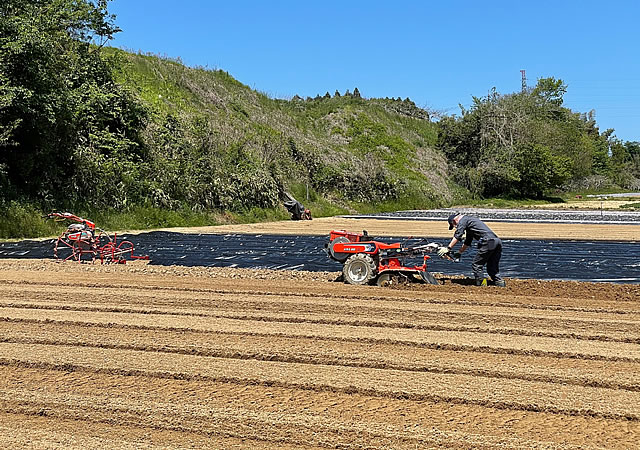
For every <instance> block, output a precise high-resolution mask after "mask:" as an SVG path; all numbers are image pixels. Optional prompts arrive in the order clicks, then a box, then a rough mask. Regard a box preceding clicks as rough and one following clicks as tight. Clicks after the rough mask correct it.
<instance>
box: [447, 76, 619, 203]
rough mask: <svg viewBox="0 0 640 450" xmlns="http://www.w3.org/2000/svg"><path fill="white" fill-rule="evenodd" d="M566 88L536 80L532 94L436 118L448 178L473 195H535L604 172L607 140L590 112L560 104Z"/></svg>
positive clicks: (492, 98) (476, 101)
mask: <svg viewBox="0 0 640 450" xmlns="http://www.w3.org/2000/svg"><path fill="white" fill-rule="evenodd" d="M566 90H567V86H566V85H565V84H564V82H563V81H562V80H556V79H555V78H542V79H540V80H538V83H537V85H536V86H535V87H534V88H533V89H528V90H525V91H523V92H518V93H514V94H507V95H501V94H499V93H498V92H497V91H496V90H495V88H494V89H492V90H491V91H489V93H488V94H487V96H486V97H473V104H472V106H471V108H470V109H468V110H466V109H465V108H462V107H461V112H462V116H461V117H448V118H447V117H445V118H443V119H442V120H440V122H439V124H438V127H439V136H438V146H439V147H440V149H441V150H442V151H443V152H444V153H445V155H446V156H447V157H448V158H449V159H450V161H451V162H452V163H453V169H454V173H453V175H454V179H456V180H458V181H459V182H460V183H462V184H463V185H464V186H466V187H467V188H469V189H471V190H472V191H473V192H474V193H476V194H479V195H499V194H508V195H517V196H535V197H539V196H541V195H542V194H543V192H544V191H545V190H548V189H550V188H552V187H555V186H559V185H561V184H562V183H564V182H565V181H566V180H568V179H569V178H570V177H575V178H579V177H586V176H588V175H591V174H606V173H609V172H610V157H609V153H608V152H609V142H608V139H609V136H610V135H611V133H612V132H613V130H607V131H605V132H603V133H600V132H599V131H598V129H597V127H596V126H595V120H594V118H593V114H592V113H589V114H588V115H581V114H575V113H573V112H572V111H570V110H569V109H567V108H564V107H563V106H562V103H563V96H564V94H565V93H566Z"/></svg>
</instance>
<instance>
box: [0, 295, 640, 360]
mask: <svg viewBox="0 0 640 450" xmlns="http://www.w3.org/2000/svg"><path fill="white" fill-rule="evenodd" d="M1 313H2V318H4V319H5V320H9V321H10V320H32V321H44V322H46V321H52V322H61V323H77V322H79V321H78V320H77V319H80V318H81V319H82V320H81V321H80V322H81V323H85V324H87V325H94V324H102V325H105V326H115V325H119V326H133V327H141V326H142V327H146V328H153V329H165V330H174V331H182V330H184V331H202V332H225V333H236V334H237V333H245V334H261V335H275V336H297V337H305V338H314V337H318V338H327V339H334V340H345V339H346V340H353V341H368V342H384V343H398V344H404V345H415V346H428V347H430V348H443V349H451V350H478V351H489V352H494V353H495V352H503V353H510V352H514V353H524V354H536V355H554V356H560V357H576V358H592V359H609V360H614V361H638V360H640V347H639V346H638V345H636V344H629V343H620V342H607V341H580V340H575V339H564V338H549V337H537V336H517V335H503V334H489V333H474V332H465V331H438V330H434V331H432V330H416V329H402V328H396V329H389V328H380V327H368V326H351V325H325V324H309V323H274V322H265V321H251V320H236V319H211V318H199V317H190V318H185V317H180V316H178V317H173V316H170V315H154V314H118V313H97V312H96V313H91V314H90V315H87V314H85V315H82V317H78V313H73V312H70V311H47V315H46V317H43V314H42V312H41V311H38V310H35V311H34V310H23V309H10V308H4V309H3V310H2V311H1ZM254 330H259V331H254Z"/></svg>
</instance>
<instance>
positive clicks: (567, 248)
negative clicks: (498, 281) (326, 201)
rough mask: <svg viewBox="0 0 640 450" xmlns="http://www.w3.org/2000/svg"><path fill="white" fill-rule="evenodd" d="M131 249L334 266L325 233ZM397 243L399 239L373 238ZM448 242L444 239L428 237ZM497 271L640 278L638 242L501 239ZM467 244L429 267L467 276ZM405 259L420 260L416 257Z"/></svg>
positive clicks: (174, 260) (157, 235)
mask: <svg viewBox="0 0 640 450" xmlns="http://www.w3.org/2000/svg"><path fill="white" fill-rule="evenodd" d="M118 237H119V240H122V239H128V240H130V241H131V242H133V243H134V245H135V253H136V254H138V255H149V256H150V258H151V264H156V265H182V266H209V267H241V268H266V269H285V270H308V271H339V270H341V269H342V266H341V264H340V263H337V262H335V261H332V260H330V259H329V258H328V257H327V255H326V253H325V252H324V244H325V243H326V242H327V240H328V237H320V236H280V235H246V234H230V235H216V234H182V233H171V232H159V231H155V232H150V233H144V234H138V235H130V236H118ZM378 240H380V241H384V242H398V241H402V238H378ZM431 241H435V242H440V243H442V244H445V243H448V239H442V238H440V239H436V238H434V239H427V242H431ZM410 242H415V241H409V243H410ZM53 244H54V241H53V240H48V241H21V242H11V243H0V258H53ZM503 247H504V248H503V256H502V261H501V264H500V267H501V274H502V275H503V276H505V277H509V278H535V279H541V280H549V279H555V280H576V281H609V282H615V283H640V245H638V244H629V243H623V242H603V241H596V242H587V241H543V240H505V241H504V242H503ZM474 251H475V250H472V249H470V250H469V251H467V252H466V253H465V254H464V255H463V258H462V260H461V261H460V262H459V263H453V262H450V261H446V260H441V259H439V258H438V257H437V256H436V255H433V258H432V259H431V260H430V261H429V267H430V271H432V272H440V273H443V274H445V275H466V276H472V272H471V260H472V258H473V253H474ZM407 262H413V263H414V264H421V258H419V259H414V260H411V261H407Z"/></svg>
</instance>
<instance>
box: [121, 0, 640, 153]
mask: <svg viewBox="0 0 640 450" xmlns="http://www.w3.org/2000/svg"><path fill="white" fill-rule="evenodd" d="M109 10H110V12H112V13H114V14H116V16H117V18H116V23H117V24H118V26H119V27H120V28H122V30H123V31H122V32H121V33H118V34H117V35H116V37H115V39H114V41H112V42H111V45H113V46H115V47H122V48H126V49H129V50H133V51H138V50H140V51H142V52H152V53H156V54H160V55H164V56H169V57H174V58H175V57H180V58H182V60H183V61H184V62H185V64H188V65H190V66H208V67H209V68H212V69H223V70H226V71H228V72H229V74H230V75H232V76H233V77H234V78H236V79H237V80H239V81H240V82H242V83H244V84H247V85H249V86H251V87H252V88H254V89H257V90H259V91H261V92H264V93H266V94H268V95H270V96H272V97H277V98H290V97H292V96H293V95H295V94H298V95H301V96H311V97H314V96H316V95H317V94H320V95H323V94H324V93H325V92H327V91H329V92H330V93H331V94H332V95H333V93H334V92H335V90H336V89H337V90H339V91H340V92H341V93H344V91H345V90H347V89H349V90H351V91H353V89H354V88H355V87H358V89H359V90H360V92H361V94H362V95H363V96H364V97H402V98H405V97H409V98H411V99H412V100H413V101H415V102H416V104H418V105H419V106H423V107H429V108H432V109H436V110H441V111H444V112H446V113H448V114H453V113H459V108H458V104H463V105H464V106H469V105H470V104H471V97H472V96H483V95H485V94H486V93H487V92H488V91H489V89H491V88H492V87H494V86H495V87H496V89H497V90H498V92H500V93H503V94H506V93H511V92H516V91H519V90H520V86H521V78H520V77H521V74H520V70H521V69H524V70H526V75H527V80H528V84H529V85H533V84H535V83H536V81H537V79H538V78H544V77H555V78H560V79H562V80H563V81H564V82H565V83H566V84H567V85H568V92H567V94H566V95H565V106H567V107H569V108H571V109H572V110H574V111H576V112H588V111H590V110H591V109H594V110H595V111H596V120H597V122H598V126H599V127H600V130H601V131H604V130H605V129H607V128H614V129H615V130H616V131H615V134H616V136H617V137H618V138H620V139H622V140H624V141H640V32H639V28H640V2H638V1H635V0H622V1H616V0H612V1H609V2H603V1H591V0H582V1H579V0H568V1H563V0H555V1H548V0H540V1H537V2H520V1H517V0H510V1H491V0H487V1H478V0H474V1H467V0H459V1H455V2H444V1H427V0H424V1H418V0H416V1H403V0H396V1H392V0H386V1H378V0H368V1H360V0H357V1H349V0H343V1H335V0H323V1H303V0H296V1H291V0H282V1H278V0H270V1H266V0H265V1H249V0H235V1H217V0H182V1H175V0H173V1H168V0H114V1H113V2H112V3H111V4H110V7H109Z"/></svg>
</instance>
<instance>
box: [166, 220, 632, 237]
mask: <svg viewBox="0 0 640 450" xmlns="http://www.w3.org/2000/svg"><path fill="white" fill-rule="evenodd" d="M487 225H488V226H489V227H490V228H491V229H492V230H493V231H495V233H496V234H497V235H498V236H500V237H501V238H503V239H577V240H585V239H586V240H615V241H634V242H638V241H640V225H638V224H635V225H632V224H614V225H611V224H579V225H576V224H571V223H522V222H519V223H513V222H491V221H487ZM331 230H349V231H362V230H367V231H368V232H369V234H370V235H371V236H404V237H409V236H413V237H440V238H445V237H451V236H452V232H451V231H449V227H448V226H447V223H446V222H445V221H444V220H442V221H424V220H393V219H389V220H378V219H349V218H342V217H326V218H324V217H323V218H320V219H313V220H311V221H292V220H288V221H281V222H266V223H255V224H243V225H218V226H211V227H193V228H167V229H166V230H164V231H173V232H180V233H216V234H224V233H251V234H288V235H298V236H301V235H317V236H328V235H329V231H331Z"/></svg>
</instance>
